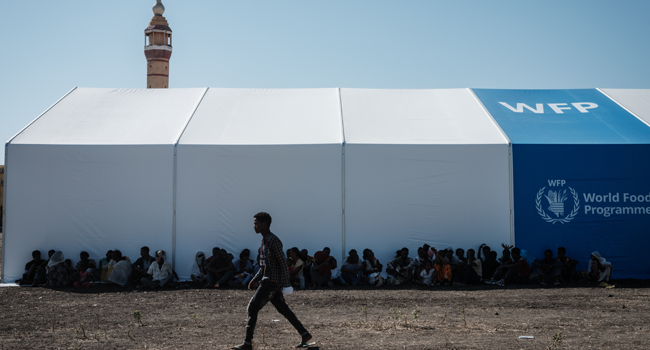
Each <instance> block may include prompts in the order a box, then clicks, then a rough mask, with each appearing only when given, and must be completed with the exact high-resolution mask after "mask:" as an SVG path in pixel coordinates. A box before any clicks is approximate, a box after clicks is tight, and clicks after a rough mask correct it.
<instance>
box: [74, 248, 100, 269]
mask: <svg viewBox="0 0 650 350" xmlns="http://www.w3.org/2000/svg"><path fill="white" fill-rule="evenodd" d="M79 259H80V260H79V262H78V263H77V265H76V266H75V270H76V271H77V272H83V271H88V272H89V273H92V272H93V271H94V270H95V269H97V265H95V260H93V259H90V254H88V252H81V253H79ZM89 270H90V271H89Z"/></svg>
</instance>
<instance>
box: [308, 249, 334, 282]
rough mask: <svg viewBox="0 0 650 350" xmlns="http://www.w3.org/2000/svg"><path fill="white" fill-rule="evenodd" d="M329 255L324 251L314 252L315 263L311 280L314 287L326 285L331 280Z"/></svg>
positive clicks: (312, 267) (312, 266)
mask: <svg viewBox="0 0 650 350" xmlns="http://www.w3.org/2000/svg"><path fill="white" fill-rule="evenodd" d="M327 257H328V256H327V255H326V254H325V253H324V252H322V251H317V252H316V254H314V263H313V264H312V265H311V282H312V284H313V287H314V288H318V287H326V286H327V285H328V282H329V281H330V277H331V273H332V270H331V268H330V265H329V263H328V261H329V260H328V259H327Z"/></svg>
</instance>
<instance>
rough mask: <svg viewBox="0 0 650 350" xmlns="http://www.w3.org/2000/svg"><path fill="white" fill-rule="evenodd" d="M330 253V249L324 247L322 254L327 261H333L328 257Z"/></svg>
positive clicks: (331, 257)
mask: <svg viewBox="0 0 650 350" xmlns="http://www.w3.org/2000/svg"><path fill="white" fill-rule="evenodd" d="M330 252H331V251H330V248H329V247H325V248H323V253H324V254H325V256H326V257H327V260H331V259H334V257H333V256H330Z"/></svg>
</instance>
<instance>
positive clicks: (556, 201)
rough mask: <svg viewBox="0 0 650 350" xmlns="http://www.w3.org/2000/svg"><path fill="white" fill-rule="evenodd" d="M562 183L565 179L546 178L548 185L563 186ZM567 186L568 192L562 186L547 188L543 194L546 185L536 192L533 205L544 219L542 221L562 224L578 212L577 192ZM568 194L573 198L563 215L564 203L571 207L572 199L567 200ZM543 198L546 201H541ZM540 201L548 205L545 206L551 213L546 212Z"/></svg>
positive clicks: (564, 182)
mask: <svg viewBox="0 0 650 350" xmlns="http://www.w3.org/2000/svg"><path fill="white" fill-rule="evenodd" d="M564 184H566V181H564V180H548V185H549V187H564ZM567 188H568V189H569V193H567V190H566V189H563V188H560V189H557V190H553V189H550V188H549V190H548V191H547V192H546V194H544V190H546V187H542V188H541V189H540V190H539V191H538V192H537V197H536V199H535V207H536V208H537V213H538V214H539V216H541V217H542V219H544V221H546V222H550V223H552V224H555V223H556V222H560V223H562V224H564V223H567V222H569V221H571V220H573V218H574V217H575V216H576V215H577V214H578V210H580V199H578V192H576V190H574V189H573V188H571V187H568V186H567ZM569 194H570V195H571V197H572V198H573V208H572V210H571V211H570V212H569V214H568V215H566V216H565V215H564V214H565V212H566V211H567V210H566V208H565V205H566V204H568V205H569V208H571V202H572V201H571V200H569ZM543 198H544V199H546V201H543V200H542V199H543ZM567 200H568V202H567ZM542 203H544V204H547V205H548V206H546V210H548V211H549V212H551V215H549V214H548V213H546V211H545V210H544V207H545V206H543V205H542Z"/></svg>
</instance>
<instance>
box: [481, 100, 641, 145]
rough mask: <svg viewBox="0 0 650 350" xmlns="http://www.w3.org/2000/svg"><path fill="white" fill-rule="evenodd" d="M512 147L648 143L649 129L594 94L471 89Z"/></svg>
mask: <svg viewBox="0 0 650 350" xmlns="http://www.w3.org/2000/svg"><path fill="white" fill-rule="evenodd" d="M473 91H474V93H475V94H476V96H477V97H478V98H479V99H480V100H481V102H482V103H483V105H484V106H485V108H486V109H487V110H488V112H489V113H490V114H491V115H492V117H493V118H494V119H495V120H496V121H497V123H498V124H499V126H500V127H501V129H502V130H503V131H504V132H505V133H506V135H507V136H508V138H509V139H510V141H512V143H513V144H648V143H650V127H648V125H646V124H645V123H643V122H642V121H641V120H639V119H638V118H636V117H635V116H634V115H632V114H630V113H629V112H628V111H626V110H625V109H624V108H622V107H621V106H619V105H618V104H617V103H616V102H614V101H612V100H611V99H610V98H609V97H607V96H606V95H605V94H603V93H602V92H600V91H598V90H597V89H558V90H500V89H473Z"/></svg>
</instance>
